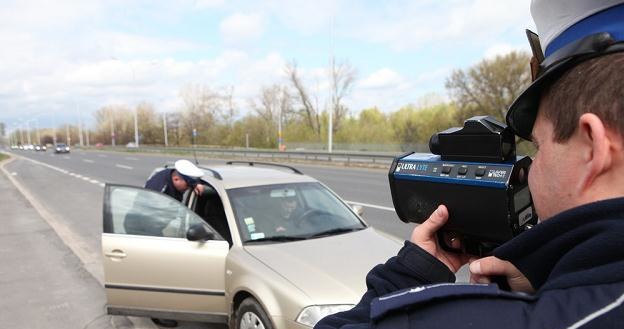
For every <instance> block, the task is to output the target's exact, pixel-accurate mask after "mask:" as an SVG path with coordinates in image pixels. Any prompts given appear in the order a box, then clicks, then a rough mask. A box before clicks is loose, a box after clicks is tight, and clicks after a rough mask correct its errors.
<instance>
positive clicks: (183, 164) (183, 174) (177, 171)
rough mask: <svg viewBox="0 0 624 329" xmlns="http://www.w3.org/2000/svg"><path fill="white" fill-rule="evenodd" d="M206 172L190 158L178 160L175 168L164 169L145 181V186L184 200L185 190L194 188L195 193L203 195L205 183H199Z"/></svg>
mask: <svg viewBox="0 0 624 329" xmlns="http://www.w3.org/2000/svg"><path fill="white" fill-rule="evenodd" d="M203 175H204V172H203V171H202V170H201V169H199V168H197V166H195V165H194V164H193V163H192V162H190V161H188V160H178V161H176V162H175V164H174V166H173V168H166V169H163V170H161V171H159V172H157V173H156V174H154V175H153V176H152V177H150V178H149V179H148V180H147V182H145V188H147V189H150V190H154V191H158V192H161V193H164V194H167V195H169V196H171V197H172V198H174V199H176V200H178V201H182V197H183V196H184V192H185V191H186V190H187V189H189V188H192V189H194V191H195V193H197V194H198V195H201V194H202V193H203V192H204V189H205V187H204V185H202V184H199V178H201V176H203Z"/></svg>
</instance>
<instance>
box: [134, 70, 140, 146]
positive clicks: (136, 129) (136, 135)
mask: <svg viewBox="0 0 624 329" xmlns="http://www.w3.org/2000/svg"><path fill="white" fill-rule="evenodd" d="M133 79H134V78H133ZM138 111H139V109H138V107H135V108H134V144H135V145H136V147H137V148H138V147H139V123H138V121H139V119H138V116H137V112H138Z"/></svg>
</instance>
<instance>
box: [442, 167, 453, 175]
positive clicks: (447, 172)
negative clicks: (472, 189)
mask: <svg viewBox="0 0 624 329" xmlns="http://www.w3.org/2000/svg"><path fill="white" fill-rule="evenodd" d="M451 169H453V167H442V173H443V174H447V175H448V174H450V173H451Z"/></svg>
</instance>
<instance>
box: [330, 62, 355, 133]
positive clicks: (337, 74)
mask: <svg viewBox="0 0 624 329" xmlns="http://www.w3.org/2000/svg"><path fill="white" fill-rule="evenodd" d="M356 77H357V73H356V70H355V68H354V67H353V66H351V64H349V63H347V62H343V63H340V64H338V66H337V67H336V63H335V61H334V59H333V58H332V61H331V71H330V79H331V82H332V84H331V88H332V106H333V109H332V110H333V118H332V121H333V126H332V131H333V132H334V133H335V132H336V131H337V130H338V128H340V125H341V123H342V120H343V119H344V117H345V115H346V114H347V112H348V111H349V109H348V108H347V107H346V106H345V105H344V104H343V103H342V100H343V98H344V97H346V96H347V95H348V94H349V93H350V92H351V89H352V87H353V83H354V82H355V80H356Z"/></svg>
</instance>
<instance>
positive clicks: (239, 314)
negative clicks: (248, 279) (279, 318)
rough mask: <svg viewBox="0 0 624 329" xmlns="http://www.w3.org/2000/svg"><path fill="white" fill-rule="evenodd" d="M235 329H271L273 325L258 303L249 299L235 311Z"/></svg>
mask: <svg viewBox="0 0 624 329" xmlns="http://www.w3.org/2000/svg"><path fill="white" fill-rule="evenodd" d="M235 329H273V325H272V324H271V320H269V317H268V316H267V314H266V312H264V310H263V309H262V306H260V303H258V302H257V301H256V300H255V299H253V298H251V297H249V298H247V299H245V300H243V302H242V303H241V304H240V305H239V306H238V309H237V310H236V326H235Z"/></svg>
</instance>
